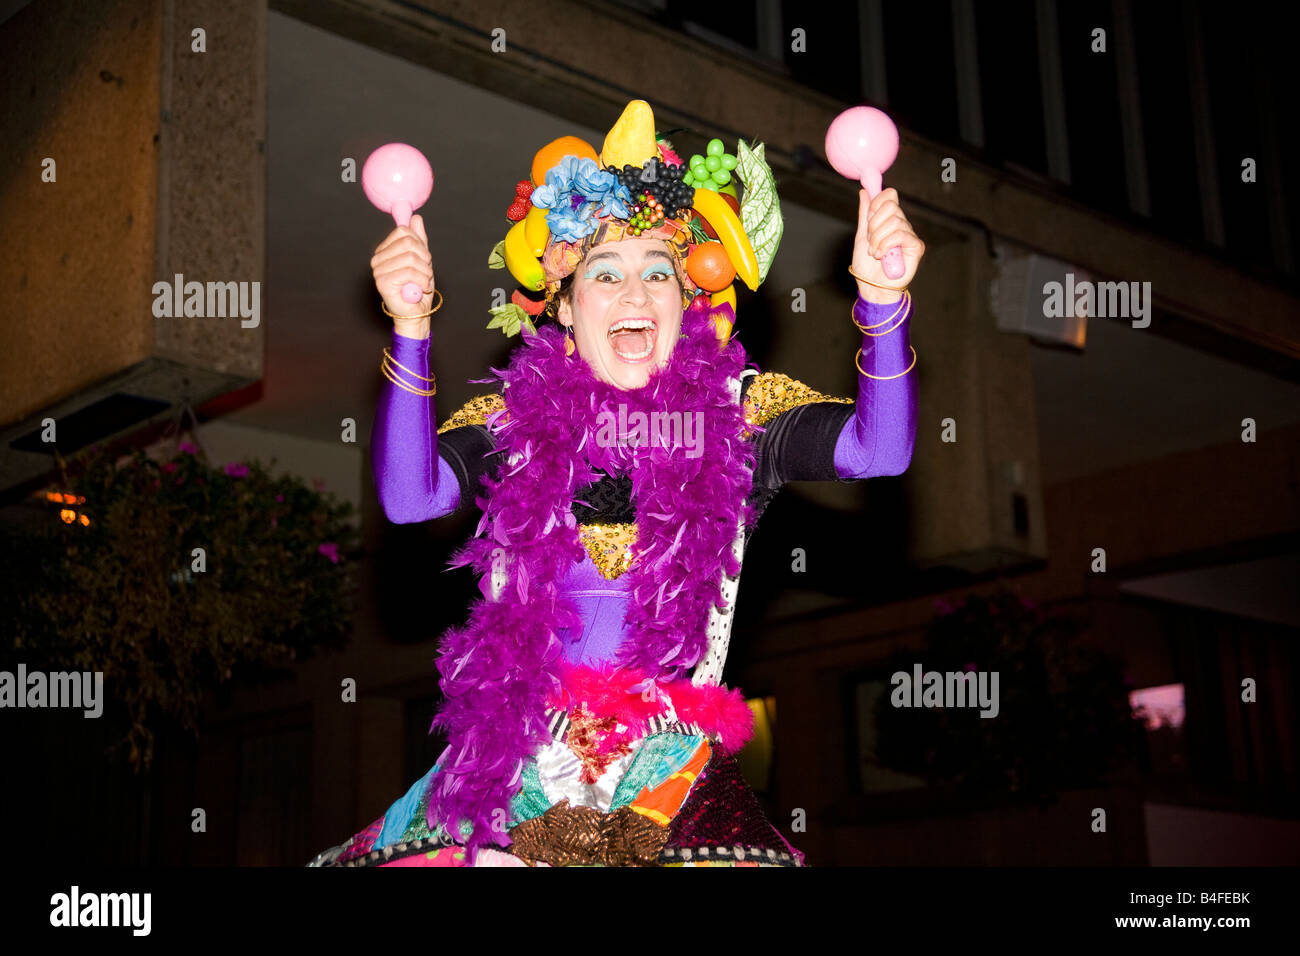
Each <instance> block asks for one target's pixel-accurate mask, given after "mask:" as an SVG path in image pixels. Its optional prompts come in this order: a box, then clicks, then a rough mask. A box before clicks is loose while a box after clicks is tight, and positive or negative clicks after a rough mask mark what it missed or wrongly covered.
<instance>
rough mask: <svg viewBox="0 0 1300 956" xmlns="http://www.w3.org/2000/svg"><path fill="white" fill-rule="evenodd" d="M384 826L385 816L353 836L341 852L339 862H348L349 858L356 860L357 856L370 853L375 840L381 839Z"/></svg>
mask: <svg viewBox="0 0 1300 956" xmlns="http://www.w3.org/2000/svg"><path fill="white" fill-rule="evenodd" d="M383 828H384V818H383V817H380V818H379V819H378V820H376V821H375V822H374V823H372V824H370V826H368V827H366V828H365V829H364V830H362V831H361V832H360V833H358V834H357V835H356V836H354V837H353V838H352V842H351V844H350V845H349V846H348V848H347V849H346V850H344V851H343V852H342V853H341V854H339V859H338V862H339V863H347V862H348V861H349V860H355V859H356V858H357V857H359V856H365V855H366V854H367V853H369V852H370V851H371V849H373V848H374V845H375V841H376V840H377V839H379V833H380V831H381V830H383Z"/></svg>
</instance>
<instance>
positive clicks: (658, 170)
mask: <svg viewBox="0 0 1300 956" xmlns="http://www.w3.org/2000/svg"><path fill="white" fill-rule="evenodd" d="M608 171H609V172H611V173H613V174H614V175H615V176H617V177H618V181H619V182H620V183H622V184H623V185H624V186H626V187H627V191H628V192H630V193H631V194H632V199H633V201H634V202H635V201H636V199H637V197H638V196H640V195H642V194H644V195H645V197H646V201H647V202H648V201H650V200H653V202H654V203H655V204H658V205H659V206H662V207H663V211H664V214H665V215H666V216H668V217H669V218H674V219H675V218H677V217H678V216H680V215H681V214H682V213H684V212H685V211H686V210H688V209H690V208H691V205H692V204H693V203H694V202H695V189H694V187H692V186H687V185H686V184H685V183H683V182H682V174H683V173H684V172H685V171H686V167H685V166H674V165H672V164H671V163H665V162H662V161H661V160H660V159H659V157H658V156H655V157H652V158H651V159H649V160H647V161H646V163H645V165H644V166H633V165H631V164H628V165H627V166H624V167H623V168H622V170H619V169H616V168H615V167H613V166H610V167H609V168H608Z"/></svg>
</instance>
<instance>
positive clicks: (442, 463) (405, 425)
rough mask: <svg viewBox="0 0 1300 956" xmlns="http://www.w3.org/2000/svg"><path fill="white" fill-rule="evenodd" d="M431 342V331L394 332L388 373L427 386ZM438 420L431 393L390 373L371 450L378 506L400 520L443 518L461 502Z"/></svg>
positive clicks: (397, 521)
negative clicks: (421, 334) (441, 446)
mask: <svg viewBox="0 0 1300 956" xmlns="http://www.w3.org/2000/svg"><path fill="white" fill-rule="evenodd" d="M431 343H432V335H430V336H429V337H428V338H425V339H416V338H408V337H406V336H404V335H402V334H400V333H398V332H397V331H396V330H394V332H393V345H392V348H391V349H390V354H391V355H392V357H393V361H392V362H391V363H390V364H389V366H388V368H389V371H390V372H391V373H392V374H393V376H394V377H395V378H397V379H399V380H400V381H402V382H405V383H406V384H408V385H411V386H413V387H415V388H419V387H420V386H421V385H424V384H427V382H425V381H424V379H428V378H429V377H430V375H429V349H430V346H431ZM408 370H409V371H408ZM437 420H438V419H437V416H436V414H435V410H434V397H433V396H432V395H429V396H424V395H417V394H413V393H412V392H408V391H406V389H404V388H401V387H399V386H398V385H396V384H394V383H393V382H392V381H391V380H390V379H388V378H387V376H385V379H384V387H383V391H382V392H381V393H380V395H379V405H378V408H377V409H376V410H375V427H374V429H373V431H372V432H371V434H370V454H371V467H372V469H373V472H374V477H375V489H376V492H377V494H378V496H379V504H380V506H381V507H382V508H383V509H384V514H385V516H387V518H388V520H389V521H392V522H394V523H395V524H411V523H414V522H418V521H428V520H429V519H431V518H440V517H442V516H443V515H446V514H450V513H451V512H453V511H455V510H456V508H457V507H459V505H460V482H459V481H458V479H457V475H456V471H455V470H454V469H453V467H452V465H451V464H450V463H448V462H447V461H446V460H444V458H443V457H442V456H441V455H439V454H438V433H437V430H436V428H435V427H434V422H436V421H437Z"/></svg>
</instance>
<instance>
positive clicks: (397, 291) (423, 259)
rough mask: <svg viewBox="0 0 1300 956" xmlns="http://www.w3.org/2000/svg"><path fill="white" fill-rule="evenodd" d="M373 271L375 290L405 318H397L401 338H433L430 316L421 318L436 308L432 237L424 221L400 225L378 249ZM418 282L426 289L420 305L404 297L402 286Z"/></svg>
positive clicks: (419, 218) (417, 218) (413, 219)
mask: <svg viewBox="0 0 1300 956" xmlns="http://www.w3.org/2000/svg"><path fill="white" fill-rule="evenodd" d="M370 269H371V272H372V273H373V274H374V277H375V288H376V289H377V290H378V291H379V295H380V296H381V297H382V298H383V300H384V305H386V306H387V307H388V311H389V312H391V313H393V315H395V316H402V318H395V319H393V328H394V329H396V330H397V333H398V335H402V336H406V337H407V338H413V339H427V338H428V337H429V317H428V316H427V315H425V316H423V317H422V318H408V317H409V316H419V315H421V314H422V313H424V312H428V311H429V309H431V308H433V290H434V288H435V286H434V284H433V258H432V257H431V256H430V255H429V237H428V235H427V234H426V233H425V231H424V218H423V217H422V216H412V217H411V225H410V226H398V227H397V228H396V229H394V230H393V231H392V232H390V233H389V234H388V235H387V237H385V239H384V241H383V242H381V243H380V244H379V245H378V246H377V247H375V254H374V256H372V257H371V259H370ZM408 282H414V283H415V284H416V285H418V286H419V287H420V288H421V289H423V290H424V295H423V296H422V297H421V298H420V301H419V302H407V301H406V300H405V299H403V298H402V287H403V286H404V285H406V283H408Z"/></svg>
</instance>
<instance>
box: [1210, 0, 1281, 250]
mask: <svg viewBox="0 0 1300 956" xmlns="http://www.w3.org/2000/svg"><path fill="white" fill-rule="evenodd" d="M1201 17H1202V19H1201V23H1202V28H1203V30H1204V35H1205V45H1206V51H1205V52H1206V61H1207V62H1206V69H1207V71H1208V76H1209V85H1210V110H1211V116H1212V118H1213V123H1212V126H1213V129H1214V147H1215V162H1216V172H1217V174H1218V180H1219V189H1220V195H1221V196H1222V201H1223V229H1224V238H1225V240H1226V244H1227V247H1228V250H1229V251H1230V252H1231V253H1232V254H1233V255H1234V256H1235V257H1236V258H1241V259H1246V260H1253V261H1255V262H1258V263H1261V264H1263V265H1270V264H1271V260H1272V244H1271V242H1270V237H1269V225H1268V177H1269V176H1270V175H1278V174H1279V172H1280V171H1279V170H1272V169H1269V168H1267V167H1268V159H1267V157H1266V156H1265V154H1264V148H1263V147H1264V138H1263V128H1262V124H1263V121H1264V118H1265V116H1266V115H1267V112H1268V111H1269V110H1270V109H1271V108H1272V104H1268V103H1262V102H1260V97H1259V89H1258V87H1257V86H1256V82H1255V63H1254V57H1255V56H1256V55H1258V54H1259V52H1260V51H1259V49H1258V47H1259V44H1258V39H1257V36H1256V35H1252V34H1249V33H1245V32H1244V31H1243V30H1242V26H1241V24H1240V23H1239V22H1238V18H1236V17H1216V18H1214V19H1210V18H1208V17H1207V16H1206V11H1205V9H1204V7H1202V11H1201ZM1247 157H1250V158H1252V159H1254V160H1255V179H1256V181H1255V182H1253V183H1247V182H1242V179H1241V175H1242V166H1241V164H1242V160H1244V159H1245V158H1247Z"/></svg>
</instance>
